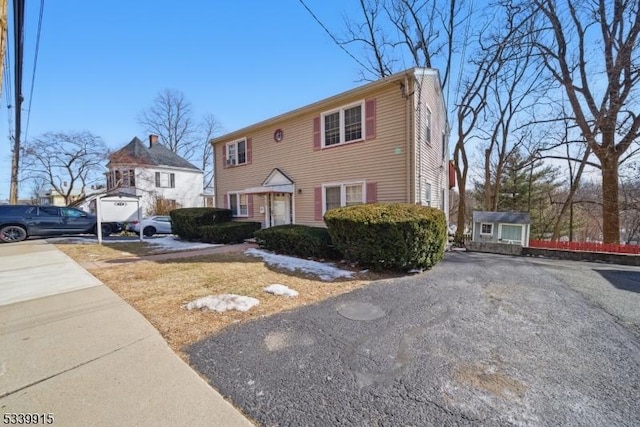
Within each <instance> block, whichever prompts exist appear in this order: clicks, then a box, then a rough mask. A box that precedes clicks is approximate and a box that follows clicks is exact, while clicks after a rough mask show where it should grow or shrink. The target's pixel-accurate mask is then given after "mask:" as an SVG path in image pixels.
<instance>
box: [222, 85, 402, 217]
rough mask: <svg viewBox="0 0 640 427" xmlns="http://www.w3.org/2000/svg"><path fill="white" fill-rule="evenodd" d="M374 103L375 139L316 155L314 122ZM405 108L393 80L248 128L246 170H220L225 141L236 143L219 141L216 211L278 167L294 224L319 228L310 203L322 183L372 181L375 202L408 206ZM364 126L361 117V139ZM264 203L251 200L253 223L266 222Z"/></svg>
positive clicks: (234, 137) (260, 199)
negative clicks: (286, 181)
mask: <svg viewBox="0 0 640 427" xmlns="http://www.w3.org/2000/svg"><path fill="white" fill-rule="evenodd" d="M372 98H375V99H376V132H375V138H374V139H370V140H365V141H363V142H356V143H351V144H345V145H340V146H334V147H329V148H325V149H322V150H314V144H313V119H314V117H317V116H320V114H322V112H324V111H328V110H330V109H332V108H338V107H341V106H344V105H348V104H350V103H353V102H357V101H361V100H368V99H372ZM405 105H407V101H406V100H405V98H403V97H402V93H401V88H400V82H399V81H392V82H389V83H388V84H386V85H383V86H378V87H376V88H375V90H374V91H368V92H365V91H363V92H362V93H352V94H351V96H350V97H345V98H344V99H340V100H339V101H336V103H335V104H334V105H332V106H330V107H326V108H322V109H314V110H311V109H310V110H309V111H308V113H306V114H303V115H299V116H297V117H295V118H294V119H289V120H283V121H282V122H280V123H272V124H270V125H269V126H268V127H261V128H257V129H252V131H253V132H252V133H251V134H250V135H243V136H246V137H249V138H251V148H252V150H251V151H252V155H251V157H252V163H251V164H249V165H244V166H236V167H231V168H224V165H223V159H222V155H221V154H222V151H221V150H222V147H224V144H225V142H230V141H233V140H235V139H237V135H234V136H233V138H231V139H229V140H227V141H225V140H220V141H218V142H217V143H216V145H215V150H216V165H215V166H216V169H215V170H216V202H217V206H223V204H222V203H223V200H222V198H223V197H224V195H225V194H226V193H227V192H229V191H241V190H242V189H244V188H248V187H255V186H259V185H261V184H262V182H263V181H264V180H265V178H266V177H267V176H268V175H269V173H271V171H272V170H273V169H274V168H279V169H280V170H281V171H282V172H284V173H285V174H286V175H288V176H289V177H290V178H291V179H292V180H293V181H294V182H295V189H296V193H295V194H294V199H295V203H294V210H295V211H294V218H295V222H296V223H298V224H310V225H323V223H322V222H317V221H315V200H314V189H315V187H319V186H321V185H322V184H323V183H330V182H331V183H333V182H343V181H358V180H362V181H367V182H376V183H377V200H378V201H388V202H391V201H402V202H406V201H408V200H407V199H408V194H407V184H406V183H407V179H408V174H407V168H406V163H407V157H406V156H407V142H406V134H407V132H406V120H407V115H406V111H407V110H406V107H405ZM364 123H365V120H364V112H363V134H364V132H365V131H364ZM276 129H282V130H283V132H284V138H283V139H282V141H280V142H275V141H274V139H273V133H274V132H275V130H276ZM298 191H301V192H298ZM263 200H264V198H263V196H257V195H256V196H254V203H253V208H254V216H253V218H252V220H256V221H259V220H262V221H263V220H264V215H263V214H260V213H259V209H260V206H264V201H263ZM265 209H266V206H265Z"/></svg>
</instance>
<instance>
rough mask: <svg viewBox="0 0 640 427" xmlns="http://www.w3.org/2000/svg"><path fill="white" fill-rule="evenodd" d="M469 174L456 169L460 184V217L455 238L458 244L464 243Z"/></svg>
mask: <svg viewBox="0 0 640 427" xmlns="http://www.w3.org/2000/svg"><path fill="white" fill-rule="evenodd" d="M466 175H467V174H466V173H464V174H463V173H461V172H460V171H456V178H457V184H458V196H459V197H458V218H457V228H456V234H455V237H454V240H455V242H456V243H458V244H463V243H464V228H465V225H466V224H467V194H466V185H467V176H466Z"/></svg>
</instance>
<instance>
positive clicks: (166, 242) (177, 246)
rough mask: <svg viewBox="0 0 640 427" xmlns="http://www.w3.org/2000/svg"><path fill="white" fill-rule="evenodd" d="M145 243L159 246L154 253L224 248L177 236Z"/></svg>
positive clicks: (150, 240) (147, 240) (159, 238)
mask: <svg viewBox="0 0 640 427" xmlns="http://www.w3.org/2000/svg"><path fill="white" fill-rule="evenodd" d="M144 241H145V242H146V243H148V244H149V245H152V246H157V248H154V251H184V250H192V249H206V248H216V247H218V246H224V245H220V244H210V243H200V242H187V241H184V240H179V239H178V238H177V237H175V236H164V237H156V238H153V239H145V240H144ZM129 242H130V241H129ZM105 243H112V242H110V241H108V242H105Z"/></svg>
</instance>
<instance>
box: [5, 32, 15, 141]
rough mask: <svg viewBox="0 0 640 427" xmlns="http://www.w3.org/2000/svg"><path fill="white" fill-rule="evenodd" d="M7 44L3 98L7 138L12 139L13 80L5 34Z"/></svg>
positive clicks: (7, 45)
mask: <svg viewBox="0 0 640 427" xmlns="http://www.w3.org/2000/svg"><path fill="white" fill-rule="evenodd" d="M6 31H7V33H8V32H9V29H8V28H7V30H6ZM6 40H7V43H6V51H5V55H4V59H3V60H4V71H3V78H4V84H3V87H4V96H5V98H6V102H7V122H8V126H9V127H8V128H7V130H8V132H9V137H10V138H12V137H13V120H12V114H11V105H12V104H13V89H12V88H13V79H12V78H11V51H10V47H11V46H10V44H9V42H8V41H9V35H8V34H7V37H6Z"/></svg>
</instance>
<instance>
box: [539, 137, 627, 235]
mask: <svg viewBox="0 0 640 427" xmlns="http://www.w3.org/2000/svg"><path fill="white" fill-rule="evenodd" d="M567 154H568V153H567ZM590 155H591V148H589V147H587V148H586V149H585V152H584V155H583V156H582V161H581V162H580V166H578V171H577V172H576V176H575V177H572V178H573V179H572V181H571V186H570V187H569V196H568V197H567V199H566V200H565V201H564V204H563V205H562V209H561V210H560V215H558V218H557V219H556V223H555V225H554V226H553V234H552V235H551V240H552V241H554V242H556V241H558V239H559V238H560V225H561V222H562V219H563V218H564V215H565V214H566V213H567V209H570V210H571V212H570V213H571V216H570V217H569V222H570V224H569V241H570V242H573V197H574V196H575V194H576V191H578V188H579V187H580V180H581V179H582V172H583V171H584V167H585V166H586V164H587V160H589V156H590ZM616 163H617V162H616ZM569 166H571V165H569ZM570 170H571V168H570Z"/></svg>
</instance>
